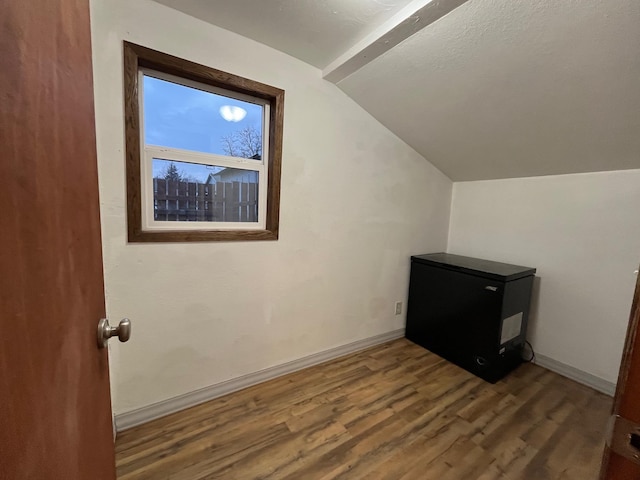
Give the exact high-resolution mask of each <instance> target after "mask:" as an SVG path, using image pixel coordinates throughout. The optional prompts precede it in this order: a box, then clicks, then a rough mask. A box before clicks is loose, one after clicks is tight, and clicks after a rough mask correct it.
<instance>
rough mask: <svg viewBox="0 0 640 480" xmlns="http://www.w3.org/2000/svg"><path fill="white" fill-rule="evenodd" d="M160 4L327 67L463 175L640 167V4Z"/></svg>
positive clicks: (632, 0)
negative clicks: (403, 18)
mask: <svg viewBox="0 0 640 480" xmlns="http://www.w3.org/2000/svg"><path fill="white" fill-rule="evenodd" d="M159 1H160V3H164V4H166V5H170V6H173V7H175V8H179V9H180V10H182V11H184V12H185V13H188V14H191V15H194V16H197V17H199V18H201V19H203V20H206V21H209V22H211V23H215V24H217V25H219V26H221V27H223V28H227V29H229V30H233V31H236V32H238V33H240V34H242V35H245V36H247V37H250V38H254V39H256V40H258V41H261V42H263V43H266V44H268V45H270V46H273V47H275V48H278V49H280V50H282V51H284V52H286V53H289V54H291V55H294V56H296V57H298V58H301V59H302V60H304V61H306V62H308V63H311V64H313V65H315V66H317V67H319V68H322V69H323V70H324V71H323V73H324V75H325V78H328V79H331V80H332V81H335V82H337V85H338V87H339V88H341V89H342V90H343V91H344V92H346V93H347V94H348V95H349V96H350V97H352V98H353V99H354V100H355V101H356V102H358V103H359V104H360V105H361V106H362V107H364V108H365V109H366V110H368V111H369V112H370V113H371V114H372V115H374V116H375V117H376V118H377V119H378V120H379V121H380V122H381V123H383V124H384V125H386V126H387V127H388V128H389V129H390V130H391V131H393V132H394V133H396V134H397V135H398V136H399V137H400V138H402V139H403V140H404V141H406V142H407V143H408V144H409V145H411V146H412V147H413V148H415V149H416V150H417V151H418V152H419V153H421V154H422V155H423V156H424V157H425V158H427V159H428V160H429V161H431V162H432V163H433V164H434V165H436V166H437V167H438V168H440V169H441V170H442V171H443V172H444V173H445V174H447V175H448V176H449V177H450V178H451V179H452V180H454V181H461V180H480V179H493V178H512V177H524V176H535V175H553V174H563V173H578V172H592V171H605V170H623V169H632V168H640V2H638V1H637V0H580V1H578V0H527V1H521V2H520V1H518V2H515V1H513V0H468V1H464V0H463V1H460V0H458V1H455V0H439V1H435V0H434V1H433V2H428V1H417V0H414V1H411V2H409V1H402V2H383V1H372V0H353V1H338V0H333V1H331V0H325V1H320V0H317V1H313V0H304V1H297V0H281V1H277V0H264V1H261V2H250V1H249V0H236V1H233V2H232V1H222V0H208V1H207V0H159ZM445 7H447V8H445ZM428 9H431V10H428ZM451 10H452V11H451ZM433 12H435V13H433ZM449 12H450V13H449ZM402 16H404V17H405V21H404V23H402V22H401V20H402V18H399V17H402ZM425 19H426V20H425ZM345 65H347V66H348V68H346V69H345V68H344V67H345Z"/></svg>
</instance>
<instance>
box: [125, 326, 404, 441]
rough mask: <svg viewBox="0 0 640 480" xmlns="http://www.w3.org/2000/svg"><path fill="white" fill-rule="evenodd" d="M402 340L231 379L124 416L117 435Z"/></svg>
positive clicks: (381, 339) (392, 335)
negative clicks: (286, 376)
mask: <svg viewBox="0 0 640 480" xmlns="http://www.w3.org/2000/svg"><path fill="white" fill-rule="evenodd" d="M402 337H404V328H402V329H399V330H394V331H392V332H388V333H383V334H381V335H376V336H373V337H369V338H365V339H363V340H358V341H356V342H352V343H348V344H346V345H342V346H339V347H335V348H331V349H329V350H325V351H323V352H318V353H314V354H312V355H308V356H306V357H303V358H299V359H297V360H293V361H291V362H287V363H283V364H281V365H276V366H274V367H269V368H265V369H263V370H258V371H257V372H254V373H249V374H247V375H243V376H241V377H237V378H232V379H230V380H226V381H224V382H220V383H217V384H215V385H211V386H209V387H205V388H201V389H199V390H196V391H194V392H189V393H185V394H183V395H179V396H177V397H173V398H169V399H167V400H163V401H161V402H158V403H154V404H151V405H148V406H146V407H142V408H138V409H136V410H132V411H130V412H126V413H121V414H119V415H116V416H115V425H116V429H117V431H118V432H121V431H123V430H126V429H127V428H131V427H135V426H136V425H140V424H142V423H146V422H149V421H151V420H154V419H156V418H160V417H164V416H165V415H169V414H171V413H175V412H178V411H180V410H184V409H185V408H189V407H194V406H196V405H199V404H201V403H204V402H208V401H209V400H213V399H214V398H217V397H221V396H222V395H226V394H228V393H231V392H235V391H237V390H242V389H243V388H247V387H250V386H252V385H256V384H257V383H262V382H265V381H267V380H271V379H273V378H276V377H280V376H282V375H286V374H288V373H292V372H295V371H298V370H302V369H303V368H307V367H311V366H313V365H318V364H320V363H324V362H328V361H329V360H334V359H336V358H339V357H343V356H345V355H348V354H350V353H354V352H358V351H360V350H364V349H365V348H369V347H373V346H375V345H379V344H381V343H385V342H389V341H391V340H396V339H398V338H402Z"/></svg>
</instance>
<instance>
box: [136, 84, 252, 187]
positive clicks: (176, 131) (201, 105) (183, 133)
mask: <svg viewBox="0 0 640 480" xmlns="http://www.w3.org/2000/svg"><path fill="white" fill-rule="evenodd" d="M224 105H230V106H238V107H241V108H243V109H244V110H246V112H247V115H246V116H245V117H244V119H242V120H241V121H239V122H229V121H227V120H225V119H224V118H222V116H221V114H220V107H222V106H224ZM262 108H263V107H262V106H261V105H256V104H253V103H249V102H243V101H240V100H236V99H233V98H229V97H224V96H222V95H217V94H214V93H210V92H204V91H202V90H197V89H195V88H191V87H185V86H183V85H178V84H176V83H171V82H168V81H165V80H159V79H157V78H153V77H149V76H147V75H145V76H144V128H145V130H144V133H145V143H147V144H150V145H158V146H163V147H172V148H180V149H184V150H195V151H198V152H204V153H217V154H220V155H224V150H223V149H222V143H221V141H220V139H221V137H222V136H224V135H228V134H230V133H232V132H234V131H236V130H240V129H242V128H245V127H248V126H252V127H254V128H256V129H257V130H259V131H260V130H262ZM153 163H154V165H153V174H154V176H155V175H156V174H157V173H159V172H160V171H161V170H162V169H163V168H164V164H165V162H158V161H154V162H153ZM175 163H176V166H177V167H178V169H179V170H181V171H183V172H184V173H185V174H187V175H191V176H193V177H195V178H198V179H199V180H202V181H204V180H205V179H206V176H207V175H208V173H209V172H211V171H212V170H211V169H207V168H206V167H204V166H201V165H196V164H190V163H181V162H175ZM205 172H206V175H205ZM203 175H204V178H201V177H202V176H203Z"/></svg>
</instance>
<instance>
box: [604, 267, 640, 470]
mask: <svg viewBox="0 0 640 480" xmlns="http://www.w3.org/2000/svg"><path fill="white" fill-rule="evenodd" d="M639 323H640V275H639V276H638V280H637V281H636V290H635V294H634V297H633V304H632V306H631V318H630V319H629V327H628V330H627V340H626V342H625V347H624V353H623V354H622V364H621V366H620V373H619V375H618V384H617V387H616V395H615V398H614V402H613V415H614V417H613V418H612V423H611V427H612V429H613V430H612V432H611V439H612V440H611V441H610V442H608V444H611V448H609V446H607V447H605V452H604V457H603V461H602V470H601V474H600V478H601V479H602V480H640V464H638V463H637V461H633V460H632V459H631V458H633V456H634V455H636V454H637V455H639V456H640V429H637V430H636V432H637V434H635V437H631V436H630V432H629V428H631V430H634V427H633V424H635V425H637V426H640V329H639V328H638V324H639ZM616 416H620V417H621V419H620V420H617V421H615V422H614V421H613V420H614V419H615V418H616ZM630 441H632V443H631V445H630V444H629V443H630Z"/></svg>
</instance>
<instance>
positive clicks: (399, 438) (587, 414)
mask: <svg viewBox="0 0 640 480" xmlns="http://www.w3.org/2000/svg"><path fill="white" fill-rule="evenodd" d="M611 403H612V399H611V398H610V397H607V396H606V395H603V394H601V393H598V392H595V391H594V390H591V389H590V388H588V387H585V386H582V385H579V384H577V383H575V382H572V381H571V380H568V379H566V378H563V377H561V376H559V375H556V374H554V373H551V372H549V371H548V370H544V369H542V368H540V367H538V366H535V365H531V364H525V365H522V366H521V367H520V368H519V369H518V370H516V371H515V372H513V373H512V374H511V375H510V376H508V377H507V378H506V379H505V380H503V381H500V382H498V383H497V384H495V385H491V384H488V383H486V382H484V381H483V380H480V379H479V378H476V377H474V376H473V375H471V374H469V373H467V372H465V371H464V370H462V369H460V368H458V367H456V366H454V365H452V364H450V363H448V362H446V361H444V360H442V359H440V357H438V356H436V355H434V354H432V353H430V352H428V351H426V350H424V349H422V348H421V347H418V346H416V345H414V344H412V343H411V342H409V341H408V340H406V339H401V340H396V341H393V342H390V343H387V344H384V345H381V346H378V347H374V348H371V349H369V350H365V351H363V352H359V353H357V354H353V355H349V356H347V357H343V358H341V359H338V360H335V361H333V362H330V363H325V364H323V365H320V366H316V367H312V368H309V369H306V370H303V371H300V372H297V373H293V374H290V375H287V376H285V377H281V378H278V379H276V380H272V381H269V382H266V383H263V384H261V385H257V386H255V387H251V388H248V389H246V390H243V391H240V392H236V393H233V394H230V395H227V396H225V397H221V398H219V399H216V400H213V401H211V402H208V403H206V404H203V405H200V406H198V407H194V408H191V409H189V410H186V411H183V412H180V413H177V414H174V415H171V416H168V417H165V418H162V419H159V420H156V421H154V422H151V423H148V424H145V425H143V426H140V427H136V428H133V429H131V430H127V431H125V432H122V433H120V434H119V435H118V438H117V441H116V451H117V465H118V478H119V480H127V479H136V480H143V479H162V480H168V479H181V480H197V479H218V478H220V479H231V480H234V479H238V480H250V479H277V480H284V479H286V480H314V479H318V480H320V479H322V480H328V479H367V480H383V479H385V480H391V479H393V480H395V479H416V480H430V479H434V480H451V479H465V480H467V479H483V480H489V479H527V480H545V479H563V480H567V479H576V480H589V479H596V478H597V472H598V468H599V464H600V459H601V455H602V448H603V431H604V426H605V423H606V419H607V417H608V414H609V411H610V408H611Z"/></svg>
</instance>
